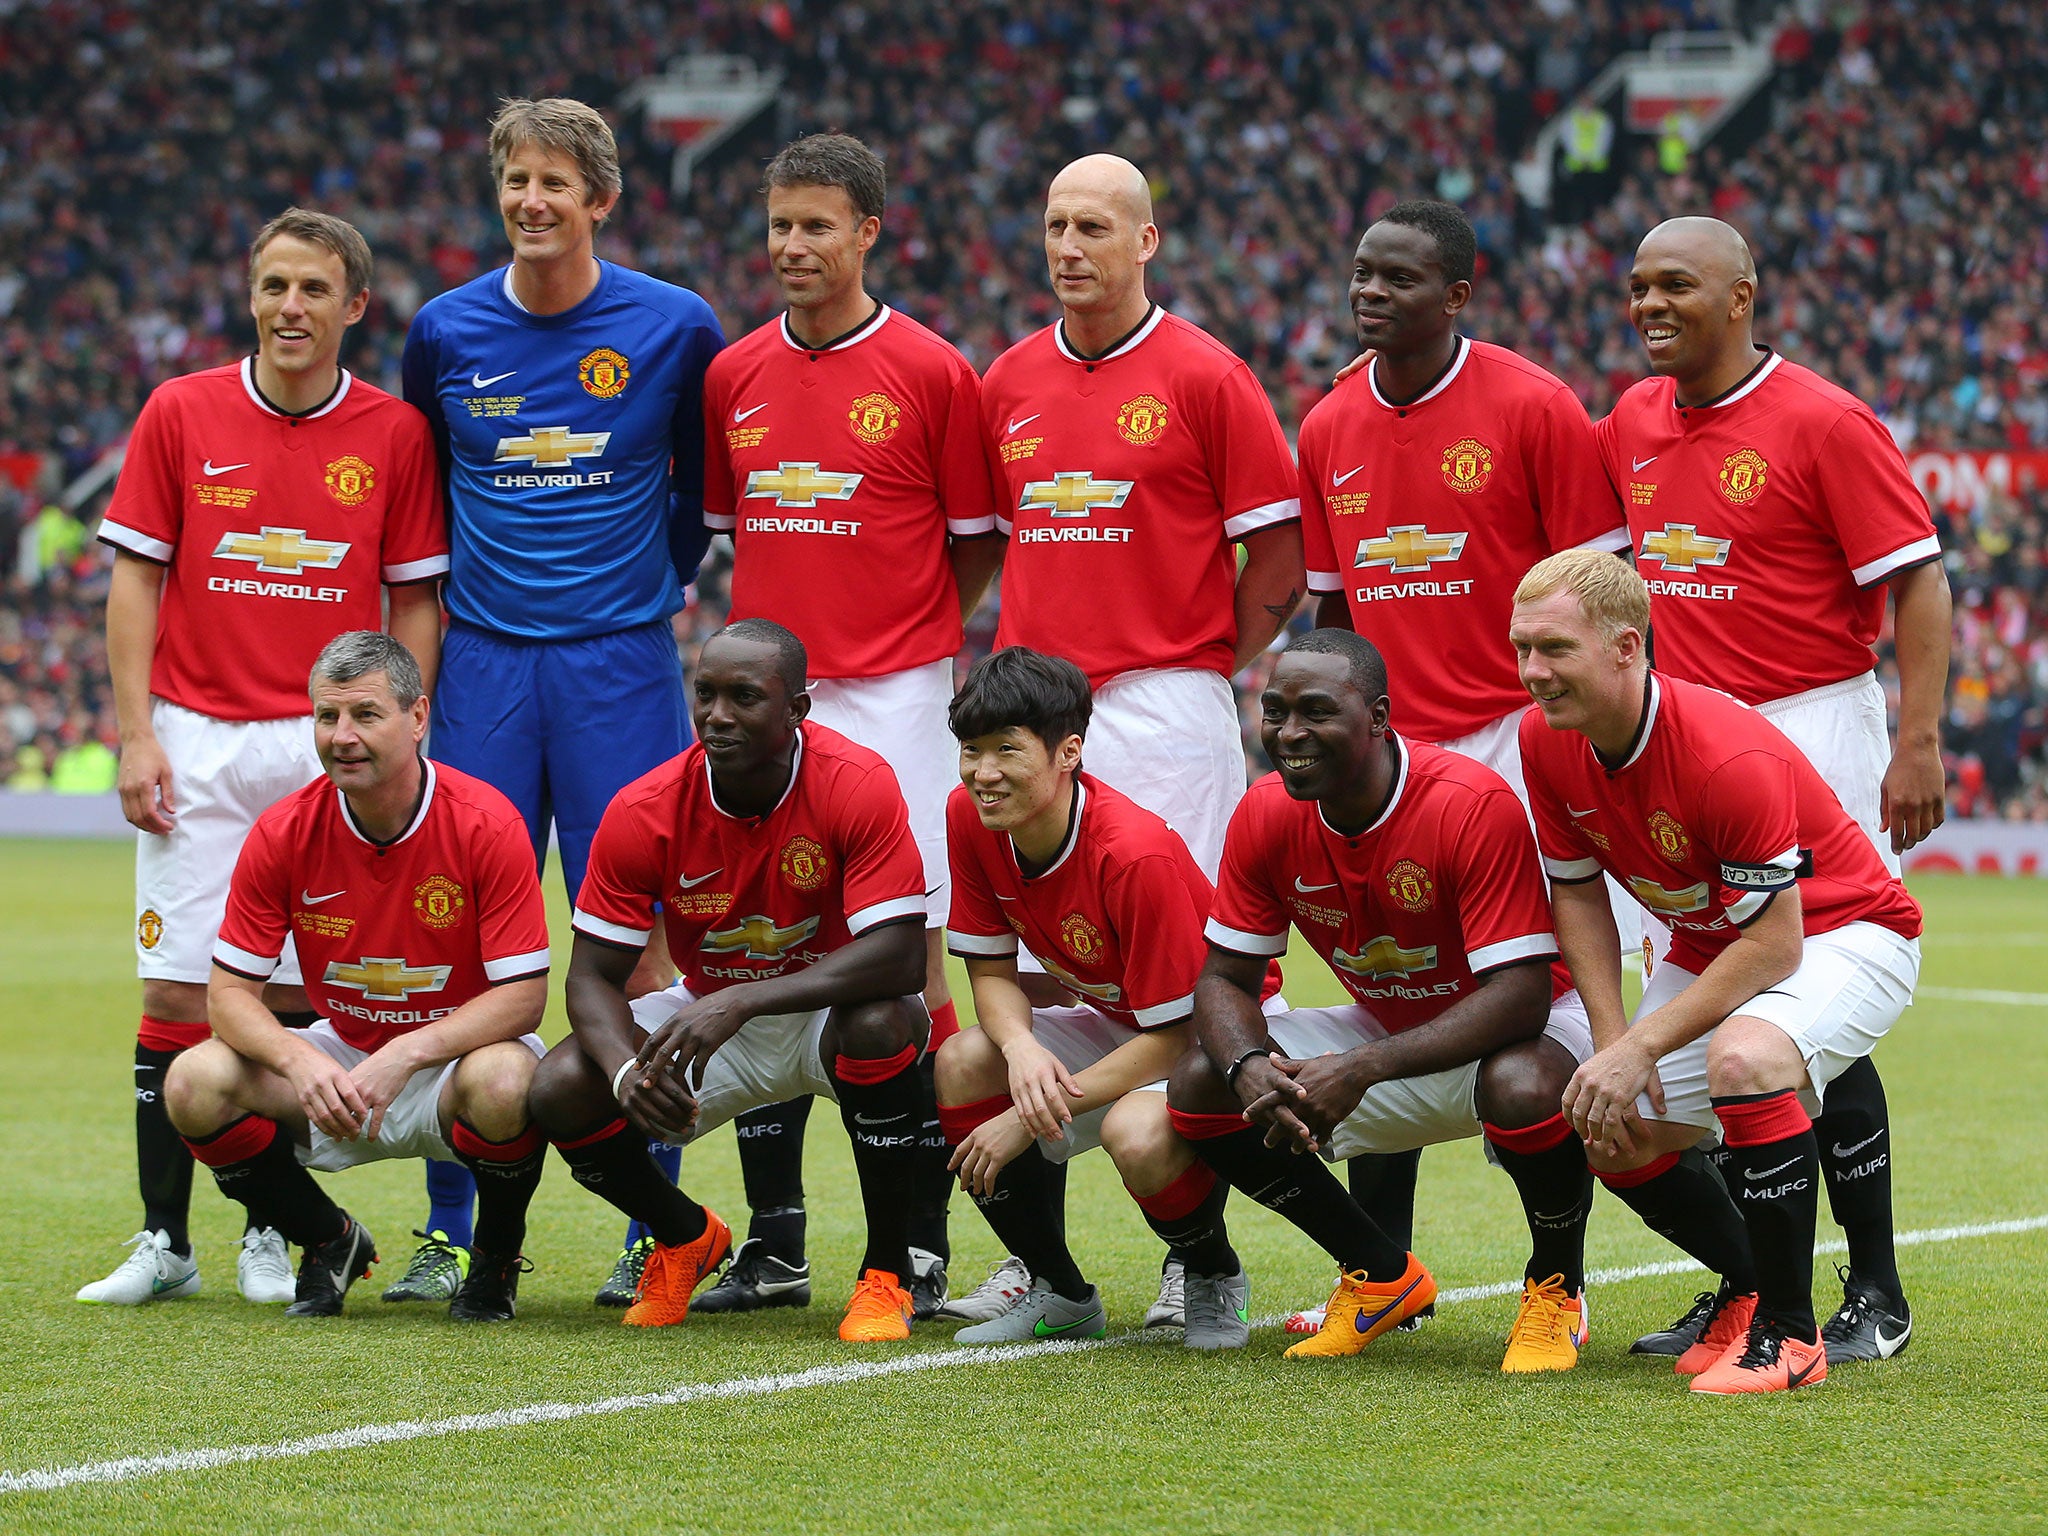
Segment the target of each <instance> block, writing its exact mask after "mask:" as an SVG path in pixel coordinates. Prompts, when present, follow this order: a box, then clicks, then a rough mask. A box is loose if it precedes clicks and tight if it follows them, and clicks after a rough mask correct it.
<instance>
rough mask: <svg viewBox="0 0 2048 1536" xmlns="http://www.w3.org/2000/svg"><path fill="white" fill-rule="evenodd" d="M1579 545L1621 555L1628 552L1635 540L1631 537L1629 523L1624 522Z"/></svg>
mask: <svg viewBox="0 0 2048 1536" xmlns="http://www.w3.org/2000/svg"><path fill="white" fill-rule="evenodd" d="M1577 547H1578V548H1580V549H1603V550H1605V551H1607V553H1608V554H1610V555H1619V554H1624V553H1626V552H1627V551H1628V550H1630V549H1632V548H1634V547H1635V546H1634V541H1633V540H1631V539H1630V538H1629V533H1628V524H1627V523H1623V524H1622V525H1621V526H1620V527H1619V528H1614V529H1610V530H1609V531H1608V532H1606V533H1603V534H1601V535H1600V537H1598V538H1597V539H1588V540H1586V542H1585V543H1583V544H1580V545H1578V546H1577Z"/></svg>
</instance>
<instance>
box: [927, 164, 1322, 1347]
mask: <svg viewBox="0 0 2048 1536" xmlns="http://www.w3.org/2000/svg"><path fill="white" fill-rule="evenodd" d="M1158 252H1159V228H1158V226H1157V225H1156V224H1155V223H1154V222H1153V217H1152V193H1151V189H1150V187H1149V186H1147V184H1146V181H1145V177H1144V174H1143V173H1142V172H1140V171H1139V169H1138V168H1137V167H1136V166H1135V165H1133V164H1131V162H1130V161H1128V160H1123V159H1119V158H1118V157H1117V156H1115V155H1089V156H1087V157H1085V158H1083V159H1080V160H1076V161H1075V162H1074V163H1073V164H1072V165H1069V166H1068V167H1067V168H1066V169H1065V170H1063V171H1061V172H1060V173H1059V175H1058V176H1056V177H1054V178H1053V183H1052V186H1051V188H1050V189H1049V190H1048V191H1047V193H1046V198H1045V263H1046V270H1047V275H1048V277H1049V278H1050V280H1051V283H1052V289H1053V293H1054V294H1055V295H1056V296H1057V297H1058V299H1059V303H1060V318H1059V320H1058V321H1057V322H1056V323H1054V324H1053V325H1050V326H1048V327H1047V328H1046V329H1044V330H1042V331H1040V332H1038V333H1037V334H1036V335H1033V336H1028V337H1026V338H1025V339H1024V340H1023V341H1021V342H1019V343H1018V344H1017V345H1016V346H1014V347H1012V348H1011V349H1010V350H1009V351H1007V352H1005V353H1004V354H1003V355H1002V356H1001V357H999V358H997V359H996V361H995V363H994V364H993V365H992V366H991V367H990V369H989V371H988V376H987V378H986V380H985V381H984V384H983V389H982V419H983V422H984V423H985V425H986V429H987V436H988V446H989V459H990V462H991V464H993V465H994V466H995V469H996V472H997V475H998V489H999V497H1000V499H999V501H998V507H997V519H996V527H997V530H998V531H999V532H1000V533H1002V534H1004V535H1006V536H1007V537H1008V540H1009V544H1008V549H1007V551H1006V557H1005V565H1004V570H1003V575H1002V621H1001V625H1000V627H999V629H998V630H997V633H996V644H997V646H998V647H1002V646H1010V645H1028V646H1030V647H1032V648H1033V649H1035V650H1039V651H1044V652H1047V653H1049V654H1051V655H1056V656H1064V657H1066V658H1067V659H1069V660H1071V661H1074V662H1076V663H1078V664H1079V665H1080V667H1081V670H1082V671H1083V672H1085V673H1087V675H1088V682H1089V684H1090V686H1091V687H1092V688H1093V690H1094V694H1095V710H1094V718H1093V721H1092V723H1091V724H1090V726H1089V730H1088V759H1087V768H1088V771H1089V772H1090V773H1092V774H1094V775H1095V776H1096V777H1097V778H1099V779H1102V780H1104V781H1106V782H1107V783H1109V784H1111V785H1114V786H1115V787H1116V788H1117V789H1120V790H1122V791H1123V793H1125V794H1126V795H1128V796H1129V797H1130V798H1131V799H1133V800H1135V801H1137V802H1138V803H1139V804H1140V805H1142V806H1144V807H1145V808H1146V809H1147V810H1149V811H1152V812H1154V813H1155V814H1157V815H1159V816H1161V817H1163V818H1164V819H1165V820H1166V821H1168V822H1169V823H1171V824H1172V826H1173V828H1174V830H1175V831H1176V832H1178V833H1179V834H1180V835H1181V838H1182V840H1183V841H1185V842H1186V843H1187V845H1188V849H1189V851H1190V852H1191V853H1193V854H1194V856H1195V862H1196V863H1198V864H1200V865H1201V867H1202V872H1203V873H1204V874H1206V875H1207V876H1209V877H1210V879H1212V880H1213V879H1214V878H1215V876H1216V867H1217V864H1218V862H1219V861H1220V860H1221V858H1222V854H1223V830H1224V828H1225V826H1226V825H1228V823H1229V820H1230V813H1231V811H1232V810H1233V809H1234V808H1235V807H1236V805H1237V802H1238V801H1239V800H1240V799H1241V798H1243V795H1244V786H1245V764H1244V748H1243V745H1242V741H1241V738H1240V736H1239V732H1238V720H1237V701H1236V698H1235V696H1234V695H1233V693H1232V692H1231V688H1230V679H1231V677H1232V675H1233V674H1234V673H1236V672H1237V670H1238V669H1239V668H1240V667H1242V666H1243V665H1244V664H1245V663H1246V662H1248V661H1249V660H1251V658H1253V657H1254V656H1256V655H1258V654H1259V652H1260V651H1262V650H1264V649H1265V647H1266V645H1267V643H1268V642H1269V641H1270V640H1272V638H1273V636H1274V635H1275V634H1276V633H1278V632H1279V629H1280V626H1281V625H1282V624H1283V623H1285V622H1286V621H1287V618H1288V616H1289V615H1291V614H1292V613H1293V612H1294V609H1295V607H1296V605H1297V604H1298V603H1299V602H1300V601H1301V595H1302V590H1303V576H1302V553H1301V500H1300V494H1299V492H1298V490H1297V488H1296V486H1295V483H1294V460H1293V457H1292V455H1291V454H1290V453H1289V452H1288V447H1287V439H1286V437H1285V436H1284V435H1283V434H1282V432H1281V430H1280V423H1279V422H1278V421H1277V420H1276V419H1275V418H1274V415H1273V407H1272V404H1271V402H1270V401H1268V400H1267V398H1266V393H1265V391H1264V389H1263V388H1261V387H1260V385H1259V381H1258V380H1257V379H1256V378H1254V377H1253V375H1252V371H1251V369H1249V368H1248V367H1246V366H1245V364H1244V363H1243V361H1242V360H1240V359H1239V358H1238V357H1236V356H1235V355H1233V354H1232V353H1231V351H1230V350H1229V348H1227V347H1225V346H1224V345H1223V344H1222V343H1221V342H1219V341H1217V340H1216V339H1215V338H1214V337H1212V336H1209V335H1206V334H1205V333H1204V332H1202V331H1201V330H1200V329H1198V328H1197V327H1195V326H1193V325H1190V324H1189V323H1188V322H1187V321H1185V320H1181V319H1179V318H1177V317H1175V316H1173V315H1169V314H1167V313H1166V311H1165V310H1163V309H1161V308H1160V307H1159V306H1158V305H1157V304H1155V303H1153V302H1152V299H1151V297H1150V296H1149V295H1148V294H1147V292H1146V290H1145V269H1146V266H1147V265H1148V264H1149V263H1150V262H1151V260H1152V258H1153V257H1154V256H1156V255H1157V254H1158ZM1238 545H1242V546H1243V547H1244V560H1243V563H1242V568H1241V569H1240V565H1239V560H1238V550H1237V546H1238ZM1071 942H1072V943H1073V944H1075V945H1083V944H1085V943H1086V942H1087V935H1086V934H1084V933H1078V932H1077V933H1076V934H1075V935H1074V936H1073V937H1072V940H1071ZM1024 958H1025V957H1023V956H1020V957H1019V959H1020V963H1023V961H1024ZM1046 958H1048V959H1051V960H1053V961H1054V962H1055V963H1056V964H1062V965H1064V964H1069V963H1072V962H1074V961H1078V960H1081V959H1083V958H1085V957H1084V956H1082V955H1081V954H1079V953H1078V952H1077V953H1075V954H1074V955H1071V956H1068V957H1064V958H1062V957H1058V956H1047V957H1046ZM1178 1277H1179V1271H1178V1269H1177V1268H1175V1267H1173V1266H1171V1265H1169V1268H1168V1271H1167V1274H1166V1276H1165V1279H1164V1281H1163V1283H1162V1288H1161V1300H1160V1305H1159V1306H1157V1307H1155V1308H1154V1309H1153V1312H1152V1314H1151V1316H1150V1317H1149V1318H1148V1322H1153V1323H1179V1322H1180V1321H1181V1317H1180V1312H1179V1300H1178V1298H1179V1280H1178ZM967 1304H968V1305H969V1306H973V1305H974V1303H973V1300H972V1298H968V1299H967ZM959 1305H960V1304H958V1303H956V1304H955V1310H958V1309H959ZM960 1315H962V1316H965V1315H967V1313H966V1312H965V1311H961V1312H960Z"/></svg>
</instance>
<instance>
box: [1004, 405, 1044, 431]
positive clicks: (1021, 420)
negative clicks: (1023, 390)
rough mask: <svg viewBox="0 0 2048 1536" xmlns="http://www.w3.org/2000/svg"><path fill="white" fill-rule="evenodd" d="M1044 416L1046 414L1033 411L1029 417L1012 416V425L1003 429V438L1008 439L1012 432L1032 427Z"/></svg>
mask: <svg viewBox="0 0 2048 1536" xmlns="http://www.w3.org/2000/svg"><path fill="white" fill-rule="evenodd" d="M1044 414H1045V412H1043V411H1033V412H1032V413H1031V414H1030V415H1029V416H1012V417H1011V418H1010V424H1009V425H1008V426H1007V427H1005V428H1003V436H1005V437H1008V436H1009V435H1010V434H1011V433H1012V432H1015V431H1016V430H1017V429H1018V428H1019V427H1028V426H1030V425H1031V423H1033V422H1034V421H1036V420H1038V418H1039V417H1041V416H1043V415H1044Z"/></svg>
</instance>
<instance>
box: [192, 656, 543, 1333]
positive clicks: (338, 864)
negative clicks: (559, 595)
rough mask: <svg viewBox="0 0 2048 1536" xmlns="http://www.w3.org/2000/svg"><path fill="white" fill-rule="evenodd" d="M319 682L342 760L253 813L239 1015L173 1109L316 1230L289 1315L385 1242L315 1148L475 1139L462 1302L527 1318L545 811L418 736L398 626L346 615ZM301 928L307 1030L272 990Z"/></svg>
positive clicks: (239, 948)
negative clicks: (528, 818) (391, 628)
mask: <svg viewBox="0 0 2048 1536" xmlns="http://www.w3.org/2000/svg"><path fill="white" fill-rule="evenodd" d="M310 692H311V694H312V700H313V731H314V736H315V739H316V741H317V743H318V747H319V752H320V763H321V766H322V767H323V768H324V769H325V770H326V774H325V776H324V777H322V778H317V779H315V780H314V781H313V782H312V783H310V784H308V785H306V786H305V787H303V788H302V789H300V790H299V791H298V792H297V793H295V794H292V795H289V796H287V797H286V798H285V799H283V800H280V801H279V802H278V803H277V804H276V805H274V806H272V807H271V808H270V809H269V810H267V811H265V812H264V813H263V815H262V816H260V817H259V818H258V819H257V822H256V825H255V826H254V827H253V828H252V829H251V830H250V833H249V840H248V842H247V843H246V844H244V846H243V848H242V856H241V859H240V861H239V862H238V863H237V864H236V866H235V874H234V884H233V887H232V889H231V890H230V891H229V893H228V908H227V917H226V919H225V920H224V921H223V922H222V924H221V930H220V938H219V940H218V941H217V942H216V943H215V945H214V951H213V967H214V968H213V982H212V985H211V986H210V987H209V988H208V1001H209V1003H210V1005H211V1010H212V1016H213V1020H214V1022H215V1024H217V1025H218V1026H219V1029H220V1036H219V1038H218V1039H215V1040H210V1041H208V1042H207V1043H206V1044H204V1045H201V1046H199V1047H197V1048H196V1049H194V1050H191V1051H188V1052H186V1053H185V1055H183V1056H181V1057H179V1058H178V1061H177V1064H176V1065H175V1066H173V1067H172V1069H171V1073H170V1079H169V1083H168V1085H167V1089H166V1093H167V1097H168V1098H169V1100H170V1111H171V1118H172V1120H173V1121H174V1122H175V1123H176V1125H177V1128H178V1130H179V1131H180V1132H182V1133H183V1135H184V1137H185V1144H186V1145H187V1146H188V1147H190V1148H191V1149H192V1153H193V1155H194V1156H195V1157H197V1158H198V1159H199V1160H200V1161H201V1162H203V1163H205V1164H206V1165H207V1166H208V1167H209V1168H211V1169H212V1170H213V1176H214V1178H215V1179H216V1180H218V1181H219V1183H220V1187H221V1193H223V1194H225V1195H227V1196H228V1197H229V1198H230V1199H233V1200H239V1201H241V1202H242V1204H244V1205H245V1206H247V1207H248V1210H249V1220H250V1222H251V1224H252V1225H255V1226H258V1227H264V1228H274V1229H275V1230H277V1231H279V1232H281V1233H283V1234H284V1236H285V1237H286V1238H287V1239H288V1240H290V1241H291V1242H294V1243H299V1244H302V1245H304V1247H305V1250H306V1257H305V1262H304V1263H302V1264H301V1265H300V1266H299V1278H298V1285H297V1287H296V1299H295V1300H294V1301H293V1303H292V1304H291V1306H289V1307H287V1308H286V1309H285V1315H286V1316H287V1317H332V1316H334V1315H335V1314H337V1313H339V1312H340V1311H341V1309H342V1297H343V1296H345V1295H346V1294H347V1292H348V1288H349V1286H350V1285H352V1284H353V1283H354V1282H355V1281H356V1280H357V1279H358V1278H360V1277H361V1276H362V1275H364V1274H366V1273H368V1271H369V1267H370V1265H371V1264H372V1263H373V1262H374V1261H375V1260H376V1257H377V1245H376V1243H375V1241H374V1240H372V1238H371V1237H370V1234H369V1233H368V1232H367V1231H365V1230H364V1229H363V1227H362V1226H361V1225H360V1224H359V1223H357V1222H355V1221H352V1220H351V1219H350V1218H349V1215H348V1213H347V1212H346V1211H344V1210H342V1208H341V1207H340V1206H338V1205H336V1204H335V1203H334V1202H333V1201H332V1200H331V1199H329V1198H328V1196H327V1194H326V1192H325V1191H324V1190H322V1189H321V1188H320V1186H319V1185H318V1184H317V1183H315V1182H314V1180H313V1177H312V1175H311V1174H310V1173H309V1172H308V1171H307V1170H308V1169H309V1168H317V1169H320V1170H321V1171H323V1172H327V1173H333V1172H337V1171H339V1170H340V1169H343V1168H349V1167H353V1166H355V1165H356V1164H358V1163H367V1162H373V1161H375V1160H377V1159H379V1158H387V1157H436V1156H450V1155H452V1156H455V1157H458V1158H460V1159H461V1160H462V1162H463V1164H464V1165H465V1166H466V1167H468V1168H470V1169H471V1170H472V1171H473V1172H474V1173H475V1174H476V1175H477V1176H478V1177H480V1178H481V1180H482V1184H481V1190H482V1198H481V1201H480V1207H481V1208H480V1211H479V1214H478V1217H477V1224H476V1242H475V1246H474V1249H473V1250H472V1252H471V1254H470V1262H469V1265H468V1272H467V1274H466V1276H465V1278H464V1280H463V1282H462V1286H461V1288H460V1289H459V1290H458V1291H457V1292H456V1293H455V1297H454V1299H453V1301H452V1302H451V1303H450V1305H449V1308H448V1315H449V1316H450V1317H452V1318H454V1319H456V1320H457V1321H458V1322H508V1321H510V1320H511V1318H512V1315H513V1310H514V1302H515V1297H516V1295H517V1292H518V1289H519V1274H520V1271H521V1270H522V1269H523V1268H525V1267H526V1266H525V1260H524V1259H522V1258H521V1257H520V1253H519V1249H520V1245H521V1243H523V1242H524V1241H525V1237H526V1208H527V1206H528V1204H529V1203H531V1201H532V1199H533V1192H534V1191H535V1190H536V1189H538V1188H539V1187H540V1176H541V1169H542V1165H543V1163H544V1162H545V1160H546V1157H547V1143H546V1142H545V1141H544V1140H542V1138H541V1134H540V1132H539V1130H538V1129H536V1128H535V1127H534V1125H533V1124H532V1123H531V1122H530V1121H529V1120H528V1118H527V1112H526V1096H527V1090H528V1088H529V1087H530V1085H531V1084H532V1082H533V1069H534V1062H535V1061H536V1059H537V1058H538V1057H539V1055H540V1053H541V1050H542V1046H541V1041H540V1036H539V1035H537V1034H534V1033H533V1031H534V1030H535V1029H536V1028H537V1027H538V1026H539V1024H540V1017H541V1013H542V1012H543V1010H545V1008H546V1007H547V1000H548V975H547V973H548V928H547V914H546V912H545V910H544V909H543V906H542V903H541V895H540V880H539V878H538V877H537V876H536V875H535V873H534V865H533V853H532V850H531V849H530V848H529V847H528V845H527V840H526V829H525V827H524V826H522V825H521V823H520V820H519V815H518V813H517V812H516V811H514V810H513V809H512V806H511V804H510V803H509V802H508V801H507V800H506V799H505V797H504V796H503V795H501V794H499V793H498V792H497V791H496V790H495V789H492V788H491V787H490V785H488V784H485V783H482V782H481V781H479V780H476V779H472V778H470V777H469V776H468V775H467V774H465V773H461V772H458V771H457V770H456V769H453V768H446V767H443V768H438V769H437V768H436V767H435V766H434V765H433V764H431V763H428V762H426V761H425V760H423V759H422V758H421V756H420V746H421V743H422V741H423V740H424V738H425V736H426V731H427V695H426V689H425V686H424V684H423V681H422V679H421V677H420V672H419V667H418V665H417V664H416V663H415V662H414V660H413V657H412V654H411V652H409V651H407V650H406V648H405V647H404V646H403V645H401V644H399V643H398V642H397V641H396V640H394V639H392V638H391V637H390V636H388V635H382V634H378V633H377V632H376V631H374V630H355V631H351V632H350V633H347V634H343V635H338V636H336V637H335V638H334V640H333V641H331V642H330V643H329V644H328V646H327V648H326V649H325V650H323V651H322V652H321V653H320V657H319V660H318V661H316V662H315V663H314V665H313V675H312V680H311V685H310ZM316 892H317V893H318V894H315V893H316ZM287 940H289V941H291V942H292V943H294V944H296V946H297V948H298V953H299V958H300V961H301V962H302V964H303V965H304V967H305V970H306V973H307V980H308V982H309V988H308V990H309V991H310V993H311V996H312V1000H313V1003H314V1006H315V1011H316V1013H317V1014H318V1018H317V1021H316V1022H315V1023H314V1024H313V1025H312V1026H311V1027H309V1028H306V1029H302V1030H291V1029H287V1028H285V1027H284V1026H283V1024H282V1022H281V1021H280V1020H279V1019H278V1017H277V1015H276V1014H275V1013H274V1012H273V1011H272V1010H271V1009H269V1008H267V1007H266V1006H265V1005H264V1002H263V990H264V983H265V982H266V981H267V980H268V979H269V978H270V976H271V975H272V974H273V972H274V971H275V970H276V967H277V963H278V959H279V957H280V956H281V955H282V954H283V953H284V951H285V947H286V942H287Z"/></svg>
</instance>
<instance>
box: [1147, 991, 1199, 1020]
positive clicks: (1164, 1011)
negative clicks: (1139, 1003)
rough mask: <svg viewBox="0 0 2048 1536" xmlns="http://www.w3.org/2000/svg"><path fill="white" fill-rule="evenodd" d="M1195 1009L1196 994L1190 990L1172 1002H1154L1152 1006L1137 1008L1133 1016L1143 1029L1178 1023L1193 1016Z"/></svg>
mask: <svg viewBox="0 0 2048 1536" xmlns="http://www.w3.org/2000/svg"><path fill="white" fill-rule="evenodd" d="M1194 1011H1195V994H1194V993H1192V992H1190V993H1189V994H1188V995H1187V996H1186V997H1176V998H1175V999H1174V1000H1173V1001H1172V1002H1170V1003H1154V1004H1153V1005H1152V1006H1151V1007H1150V1008H1139V1009H1135V1010H1133V1011H1132V1014H1131V1017H1132V1018H1134V1019H1136V1020H1137V1021H1138V1025H1139V1027H1140V1028H1142V1029H1159V1028H1161V1027H1163V1026H1165V1025H1168V1024H1178V1023H1179V1022H1180V1021H1181V1020H1182V1019H1185V1018H1189V1017H1191V1016H1192V1015H1193V1013H1194Z"/></svg>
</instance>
